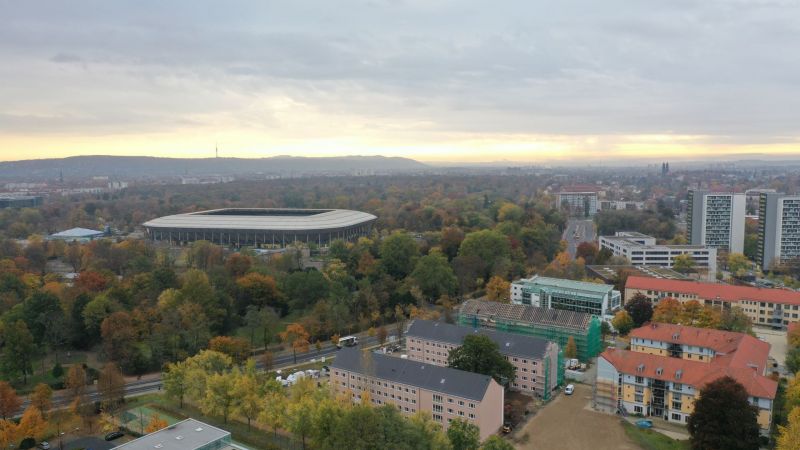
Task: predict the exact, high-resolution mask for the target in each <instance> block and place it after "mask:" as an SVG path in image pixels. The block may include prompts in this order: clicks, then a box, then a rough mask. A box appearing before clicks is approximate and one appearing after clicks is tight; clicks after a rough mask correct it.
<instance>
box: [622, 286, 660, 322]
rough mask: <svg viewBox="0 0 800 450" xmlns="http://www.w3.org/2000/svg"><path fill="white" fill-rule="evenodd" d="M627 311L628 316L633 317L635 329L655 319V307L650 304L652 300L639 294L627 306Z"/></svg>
mask: <svg viewBox="0 0 800 450" xmlns="http://www.w3.org/2000/svg"><path fill="white" fill-rule="evenodd" d="M625 311H628V314H630V315H631V319H633V326H634V327H635V328H638V327H640V326H642V325H644V324H645V323H646V322H649V321H650V319H651V318H652V317H653V305H652V304H650V300H648V299H647V297H645V296H644V295H642V294H641V293H638V292H637V293H636V295H634V296H633V298H632V299H631V301H629V302H628V303H626V304H625Z"/></svg>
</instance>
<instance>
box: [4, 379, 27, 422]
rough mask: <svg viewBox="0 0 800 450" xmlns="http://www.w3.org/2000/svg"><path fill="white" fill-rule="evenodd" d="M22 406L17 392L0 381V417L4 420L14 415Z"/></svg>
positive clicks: (5, 382) (6, 383)
mask: <svg viewBox="0 0 800 450" xmlns="http://www.w3.org/2000/svg"><path fill="white" fill-rule="evenodd" d="M20 406H22V400H21V399H20V398H19V396H18V395H17V391H15V390H14V388H13V387H11V385H10V384H8V382H7V381H0V417H2V418H3V419H4V420H5V419H8V418H10V417H14V415H15V414H16V413H17V411H18V410H19V408H20Z"/></svg>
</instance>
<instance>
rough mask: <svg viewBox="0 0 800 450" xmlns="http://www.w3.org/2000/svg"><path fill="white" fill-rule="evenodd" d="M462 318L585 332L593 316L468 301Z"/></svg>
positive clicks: (535, 307)
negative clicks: (485, 319)
mask: <svg viewBox="0 0 800 450" xmlns="http://www.w3.org/2000/svg"><path fill="white" fill-rule="evenodd" d="M460 315H461V316H466V317H470V316H477V317H482V318H487V319H492V320H503V321H509V322H518V323H523V324H530V325H539V326H546V327H556V328H571V329H574V330H581V331H585V330H587V329H588V328H589V323H590V322H591V321H592V317H593V316H592V315H591V314H588V313H583V312H577V311H565V310H563V309H549V308H540V307H537V306H528V305H512V304H508V303H499V302H487V301H482V300H467V301H466V302H464V303H463V304H462V305H461V311H460Z"/></svg>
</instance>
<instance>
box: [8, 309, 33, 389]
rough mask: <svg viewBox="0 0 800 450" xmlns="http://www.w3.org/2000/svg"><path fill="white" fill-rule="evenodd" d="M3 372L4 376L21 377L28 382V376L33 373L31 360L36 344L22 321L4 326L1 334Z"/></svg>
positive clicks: (24, 381)
mask: <svg viewBox="0 0 800 450" xmlns="http://www.w3.org/2000/svg"><path fill="white" fill-rule="evenodd" d="M3 339H4V341H5V342H4V345H3V361H2V362H3V372H4V373H5V374H6V376H9V377H13V376H20V375H21V376H22V380H23V381H22V382H23V383H27V382H28V374H32V373H33V367H32V360H33V356H34V355H35V354H36V344H35V343H34V342H33V335H31V332H30V331H28V326H27V325H26V324H25V322H23V321H22V320H18V321H16V322H15V323H13V324H9V325H6V326H5V327H4V333H3Z"/></svg>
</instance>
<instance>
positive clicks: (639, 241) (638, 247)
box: [599, 231, 717, 279]
mask: <svg viewBox="0 0 800 450" xmlns="http://www.w3.org/2000/svg"><path fill="white" fill-rule="evenodd" d="M599 247H600V249H607V250H609V251H610V252H611V253H613V254H614V255H616V256H623V257H625V258H627V259H628V261H630V262H631V264H633V265H634V266H662V267H668V268H672V267H674V264H675V258H676V257H678V256H680V255H689V256H691V257H692V259H693V260H694V263H695V267H697V268H699V269H702V270H704V271H705V272H706V273H707V274H708V277H709V279H713V278H714V277H715V276H716V274H717V249H715V248H711V247H707V246H705V245H666V244H662V245H659V244H657V243H656V238H654V237H652V236H648V235H646V234H642V233H637V232H635V231H618V232H616V233H615V234H614V236H600V239H599Z"/></svg>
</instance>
